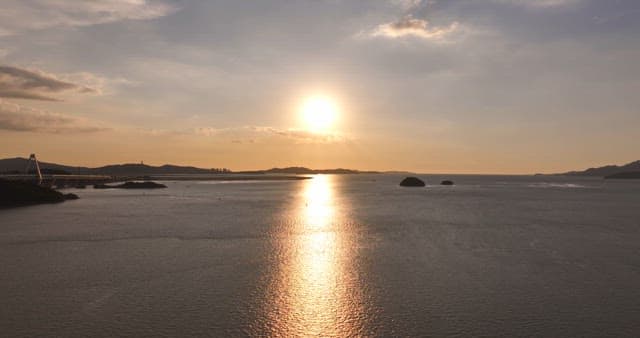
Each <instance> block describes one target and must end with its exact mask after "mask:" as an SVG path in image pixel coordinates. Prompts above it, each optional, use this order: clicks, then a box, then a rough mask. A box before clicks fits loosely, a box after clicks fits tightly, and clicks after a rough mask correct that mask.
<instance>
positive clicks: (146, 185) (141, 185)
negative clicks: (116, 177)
mask: <svg viewBox="0 0 640 338" xmlns="http://www.w3.org/2000/svg"><path fill="white" fill-rule="evenodd" d="M166 187H167V186H166V185H164V184H160V183H156V182H152V181H144V182H125V183H122V184H117V185H106V184H95V185H94V186H93V188H94V189H162V188H166Z"/></svg>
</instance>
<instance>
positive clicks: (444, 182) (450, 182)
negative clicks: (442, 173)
mask: <svg viewBox="0 0 640 338" xmlns="http://www.w3.org/2000/svg"><path fill="white" fill-rule="evenodd" d="M440 185H453V181H450V180H444V181H442V182H440Z"/></svg>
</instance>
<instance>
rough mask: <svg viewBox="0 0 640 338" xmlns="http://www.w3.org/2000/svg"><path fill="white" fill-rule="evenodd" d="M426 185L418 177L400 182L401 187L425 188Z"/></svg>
mask: <svg viewBox="0 0 640 338" xmlns="http://www.w3.org/2000/svg"><path fill="white" fill-rule="evenodd" d="M425 185H426V184H425V183H424V181H423V180H421V179H419V178H417V177H407V178H405V179H404V180H402V182H400V186H401V187H424V186H425Z"/></svg>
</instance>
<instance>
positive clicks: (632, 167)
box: [561, 161, 640, 177]
mask: <svg viewBox="0 0 640 338" xmlns="http://www.w3.org/2000/svg"><path fill="white" fill-rule="evenodd" d="M638 171H640V161H635V162H631V163H627V164H625V165H622V166H617V165H607V166H604V167H597V168H589V169H587V170H583V171H570V172H567V173H564V174H561V175H567V176H595V177H606V176H611V175H616V174H620V173H626V172H638Z"/></svg>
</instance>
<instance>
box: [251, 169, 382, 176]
mask: <svg viewBox="0 0 640 338" xmlns="http://www.w3.org/2000/svg"><path fill="white" fill-rule="evenodd" d="M239 173H241V174H289V175H314V174H377V173H378V172H377V171H359V170H353V169H343V168H337V169H309V168H305V167H287V168H271V169H267V170H254V171H243V172H239Z"/></svg>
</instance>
